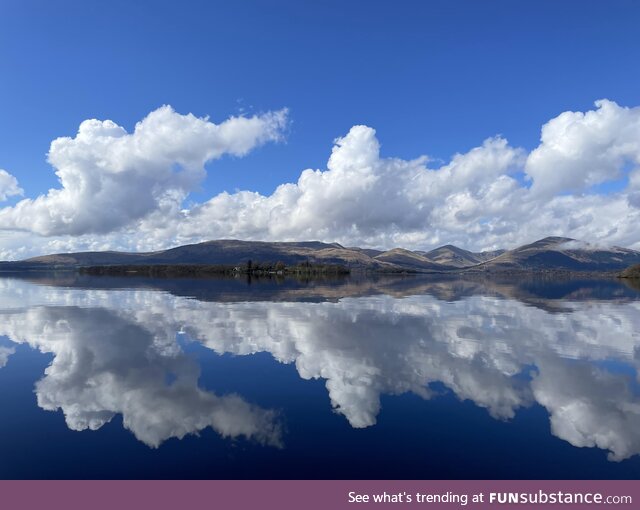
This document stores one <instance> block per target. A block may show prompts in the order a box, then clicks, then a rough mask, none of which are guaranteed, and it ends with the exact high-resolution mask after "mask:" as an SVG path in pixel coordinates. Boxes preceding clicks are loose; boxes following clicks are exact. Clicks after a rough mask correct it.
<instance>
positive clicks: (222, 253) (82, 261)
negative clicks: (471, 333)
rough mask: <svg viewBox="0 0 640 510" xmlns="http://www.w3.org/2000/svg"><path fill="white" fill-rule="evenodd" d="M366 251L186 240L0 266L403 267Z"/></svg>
mask: <svg viewBox="0 0 640 510" xmlns="http://www.w3.org/2000/svg"><path fill="white" fill-rule="evenodd" d="M368 253H371V254H372V255H374V254H380V253H382V252H380V251H377V250H361V249H354V248H345V247H343V246H341V245H340V244H338V243H331V244H329V243H322V242H318V241H309V242H295V243H284V242H279V243H270V242H261V241H238V240H218V241H207V242H204V243H198V244H189V245H185V246H179V247H177V248H171V249H168V250H163V251H156V252H147V253H125V252H113V251H110V252H79V253H58V254H54V255H44V256H41V257H33V258H30V259H26V260H23V261H20V262H3V263H0V270H1V269H5V270H10V269H14V270H18V269H27V270H29V269H38V268H46V267H50V266H55V267H58V268H73V267H80V266H100V265H124V264H127V265H140V264H145V265H156V264H223V265H236V264H237V265H240V264H246V263H247V262H248V261H249V260H251V261H253V262H274V263H275V262H278V261H282V262H284V263H285V264H287V265H295V264H298V263H301V262H307V261H308V262H310V263H312V264H341V265H344V266H347V267H350V268H354V269H365V268H366V269H372V270H389V271H398V270H402V269H403V268H402V267H400V266H397V265H395V264H393V263H390V262H387V261H385V260H382V259H381V260H375V259H374V258H373V257H371V256H370V255H369V254H368Z"/></svg>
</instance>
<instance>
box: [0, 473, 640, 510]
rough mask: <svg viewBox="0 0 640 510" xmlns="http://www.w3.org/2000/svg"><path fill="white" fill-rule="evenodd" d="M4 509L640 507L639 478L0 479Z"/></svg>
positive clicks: (309, 509)
mask: <svg viewBox="0 0 640 510" xmlns="http://www.w3.org/2000/svg"><path fill="white" fill-rule="evenodd" d="M0 494H1V500H0V501H1V502H2V507H3V508H10V509H12V510H15V509H39V510H40V509H42V508H45V507H47V506H53V507H54V508H65V510H87V509H92V510H102V509H104V510H107V509H108V510H117V509H129V508H131V509H134V508H135V509H143V508H144V509H152V510H164V509H167V510H168V509H171V510H176V509H180V510H189V509H201V508H211V509H218V508H220V509H225V510H227V509H233V510H236V509H238V510H244V509H247V510H249V509H258V508H269V509H278V510H289V509H291V510H293V509H296V510H298V509H305V510H307V509H308V510H336V509H337V510H340V509H351V510H357V509H360V508H367V509H369V508H411V509H415V508H429V509H443V508H446V509H449V510H453V509H459V508H464V509H474V510H476V509H515V508H520V509H525V508H536V509H540V508H550V509H551V508H567V509H582V508H594V507H599V506H602V505H604V506H608V507H612V506H615V507H618V508H623V509H635V508H640V482H638V481H606V480H602V481H492V480H489V481H420V480H412V481H381V480H375V481H362V480H357V481H349V480H336V481H329V480H319V481H310V480H302V481H285V480H277V481H269V480H248V481H240V480H232V481H155V480H154V481H99V480H93V481H22V480H21V481H0Z"/></svg>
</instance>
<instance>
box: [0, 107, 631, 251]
mask: <svg viewBox="0 0 640 510" xmlns="http://www.w3.org/2000/svg"><path fill="white" fill-rule="evenodd" d="M285 124H286V112H285V111H280V112H275V113H269V114H266V115H264V116H261V117H252V118H244V117H239V118H232V119H229V120H227V121H225V122H223V123H222V124H219V125H215V124H212V123H211V122H209V121H208V120H206V119H198V118H196V117H193V116H192V115H187V116H183V115H179V114H177V113H175V112H174V111H173V110H171V109H170V108H169V107H163V108H161V109H159V110H157V111H155V112H153V113H151V114H150V115H149V116H148V117H147V118H146V119H144V120H143V121H142V122H140V123H139V124H138V125H137V126H136V129H135V131H134V132H133V133H132V134H127V133H126V132H125V131H124V130H123V129H122V128H121V127H119V126H117V125H115V124H114V123H112V122H108V121H107V122H99V121H95V120H93V121H86V122H84V123H83V124H82V125H81V128H80V132H79V133H78V135H77V136H76V137H75V138H62V139H59V140H56V141H55V142H54V143H53V144H52V147H51V151H50V154H49V159H50V161H51V162H52V164H53V165H54V166H55V167H56V171H57V173H58V176H59V177H60V180H61V183H62V187H61V188H60V189H55V190H50V191H49V193H48V194H47V195H42V196H40V197H38V198H36V199H25V200H22V201H21V202H19V203H18V204H17V205H16V206H14V207H7V208H5V209H3V210H0V229H1V228H5V229H9V228H13V229H15V228H19V229H23V230H24V231H26V234H25V233H24V232H22V233H21V232H12V233H11V235H7V236H5V239H3V242H2V250H1V253H0V254H2V255H4V258H22V257H24V256H25V255H27V254H31V255H39V254H43V253H52V252H59V251H74V250H97V249H99V250H103V249H123V250H137V251H141V250H156V249H163V248H168V247H171V246H175V245H179V244H186V243H193V242H200V241H205V240H210V239H216V238H240V239H248V240H267V241H300V240H322V241H327V242H336V241H337V242H340V243H342V244H344V245H347V246H353V245H360V246H364V247H375V248H393V247H396V246H402V247H405V248H409V249H430V248H434V247H436V246H439V245H442V244H447V243H451V244H456V245H458V246H461V247H463V248H467V249H472V250H478V251H479V250H483V249H495V248H512V247H515V246H517V245H520V244H524V243H527V242H531V241H534V240H536V239H539V238H542V237H545V236H549V235H560V236H568V237H574V238H579V239H584V240H586V241H588V242H590V243H592V244H594V245H607V246H610V245H619V246H624V247H630V248H635V249H640V231H639V230H638V229H637V228H636V225H638V224H640V107H636V108H627V107H623V106H619V105H617V104H616V103H615V102H613V101H610V100H600V101H597V102H596V103H595V108H594V109H593V110H591V111H587V112H564V113H561V114H560V115H558V116H557V117H555V118H553V119H551V120H549V121H548V122H547V123H546V124H545V125H544V126H543V127H542V130H541V139H540V144H539V145H538V147H537V148H535V149H534V150H533V151H531V152H527V151H526V150H524V149H522V148H518V147H513V146H511V145H510V144H509V142H508V141H507V139H506V138H504V137H502V136H494V137H490V138H487V139H486V140H485V141H484V142H482V143H481V144H480V145H478V146H477V147H473V148H471V149H469V150H468V151H466V152H461V153H458V154H455V155H453V156H452V157H451V159H450V160H449V161H448V162H445V163H443V164H434V160H432V159H430V158H429V157H428V156H423V157H420V158H417V159H413V160H405V159H401V158H395V157H385V156H383V155H382V154H381V142H380V140H378V137H377V136H376V131H375V130H374V129H373V128H371V127H368V126H362V125H356V126H354V127H352V128H351V129H350V130H349V132H348V133H346V134H345V135H344V136H343V137H341V138H337V139H336V140H335V141H334V145H333V148H332V149H331V153H330V155H329V158H328V162H327V165H326V168H325V169H306V170H303V171H302V172H301V173H300V175H299V177H298V179H297V181H296V182H290V183H284V184H281V185H280V186H278V187H277V188H276V190H275V191H274V192H273V193H271V194H262V193H259V192H256V191H252V190H242V191H236V192H233V193H228V192H224V193H220V194H218V195H215V196H213V197H211V198H210V199H208V200H206V201H204V202H202V203H195V204H189V205H188V206H187V205H185V203H186V202H185V198H186V197H187V196H188V194H189V192H190V191H191V190H193V189H194V187H195V186H196V185H197V184H198V183H199V182H200V181H201V180H202V179H203V177H204V175H205V171H206V170H205V168H204V164H205V163H206V162H207V161H210V160H211V159H215V158H216V157H219V156H220V155H222V154H223V153H231V154H238V155H241V154H244V153H245V152H247V151H248V150H249V149H250V148H252V147H254V146H256V145H258V144H259V143H263V142H265V141H268V140H277V139H279V138H280V137H281V136H282V135H281V133H282V130H283V127H284V126H285ZM601 184H605V185H606V186H604V187H601V186H599V185H601ZM0 189H1V188H0ZM140 232H144V233H145V235H144V236H141V235H140ZM34 233H35V234H36V236H34V235H33V234H34ZM25 235H27V237H28V242H25V241H24V238H25V237H24V236H25ZM42 236H48V237H42ZM27 252H28V253H27Z"/></svg>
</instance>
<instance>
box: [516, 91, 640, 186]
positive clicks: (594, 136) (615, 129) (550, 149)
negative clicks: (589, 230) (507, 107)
mask: <svg viewBox="0 0 640 510" xmlns="http://www.w3.org/2000/svg"><path fill="white" fill-rule="evenodd" d="M595 104H596V107H597V110H594V111H589V112H586V113H582V112H564V113H562V114H561V115H559V116H558V117H556V118H554V119H552V120H550V121H549V122H547V123H546V124H545V125H544V126H543V127H542V136H541V143H540V145H539V146H538V147H537V148H536V149H535V150H533V151H532V152H531V154H529V157H528V159H527V163H526V167H525V171H526V172H527V175H528V176H529V177H531V178H532V179H533V184H532V186H531V191H532V192H533V193H535V194H539V195H544V196H549V195H554V194H556V193H561V192H566V191H584V190H586V189H588V188H589V187H590V186H593V185H597V184H601V183H603V182H607V181H612V180H616V179H619V178H620V177H621V172H622V171H623V169H624V167H625V165H626V164H631V165H634V166H635V167H638V166H640V107H637V108H624V107H620V106H618V105H617V104H616V103H614V102H613V101H608V100H606V99H602V100H600V101H596V103H595Z"/></svg>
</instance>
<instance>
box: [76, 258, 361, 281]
mask: <svg viewBox="0 0 640 510" xmlns="http://www.w3.org/2000/svg"><path fill="white" fill-rule="evenodd" d="M78 271H79V272H80V273H82V274H88V275H95V276H100V275H112V276H154V277H197V276H206V275H230V276H232V275H238V274H246V275H255V276H267V275H269V276H271V275H276V276H277V275H286V274H290V275H296V276H300V275H344V274H349V273H350V270H349V268H347V267H345V266H342V265H339V264H312V263H310V262H301V263H299V264H296V265H290V266H287V265H285V264H284V263H283V262H275V263H272V262H253V261H251V260H249V261H247V262H246V263H243V264H239V265H228V264H226V265H225V264H148V265H143V264H140V265H138V264H127V265H108V266H87V267H81V268H79V269H78Z"/></svg>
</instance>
